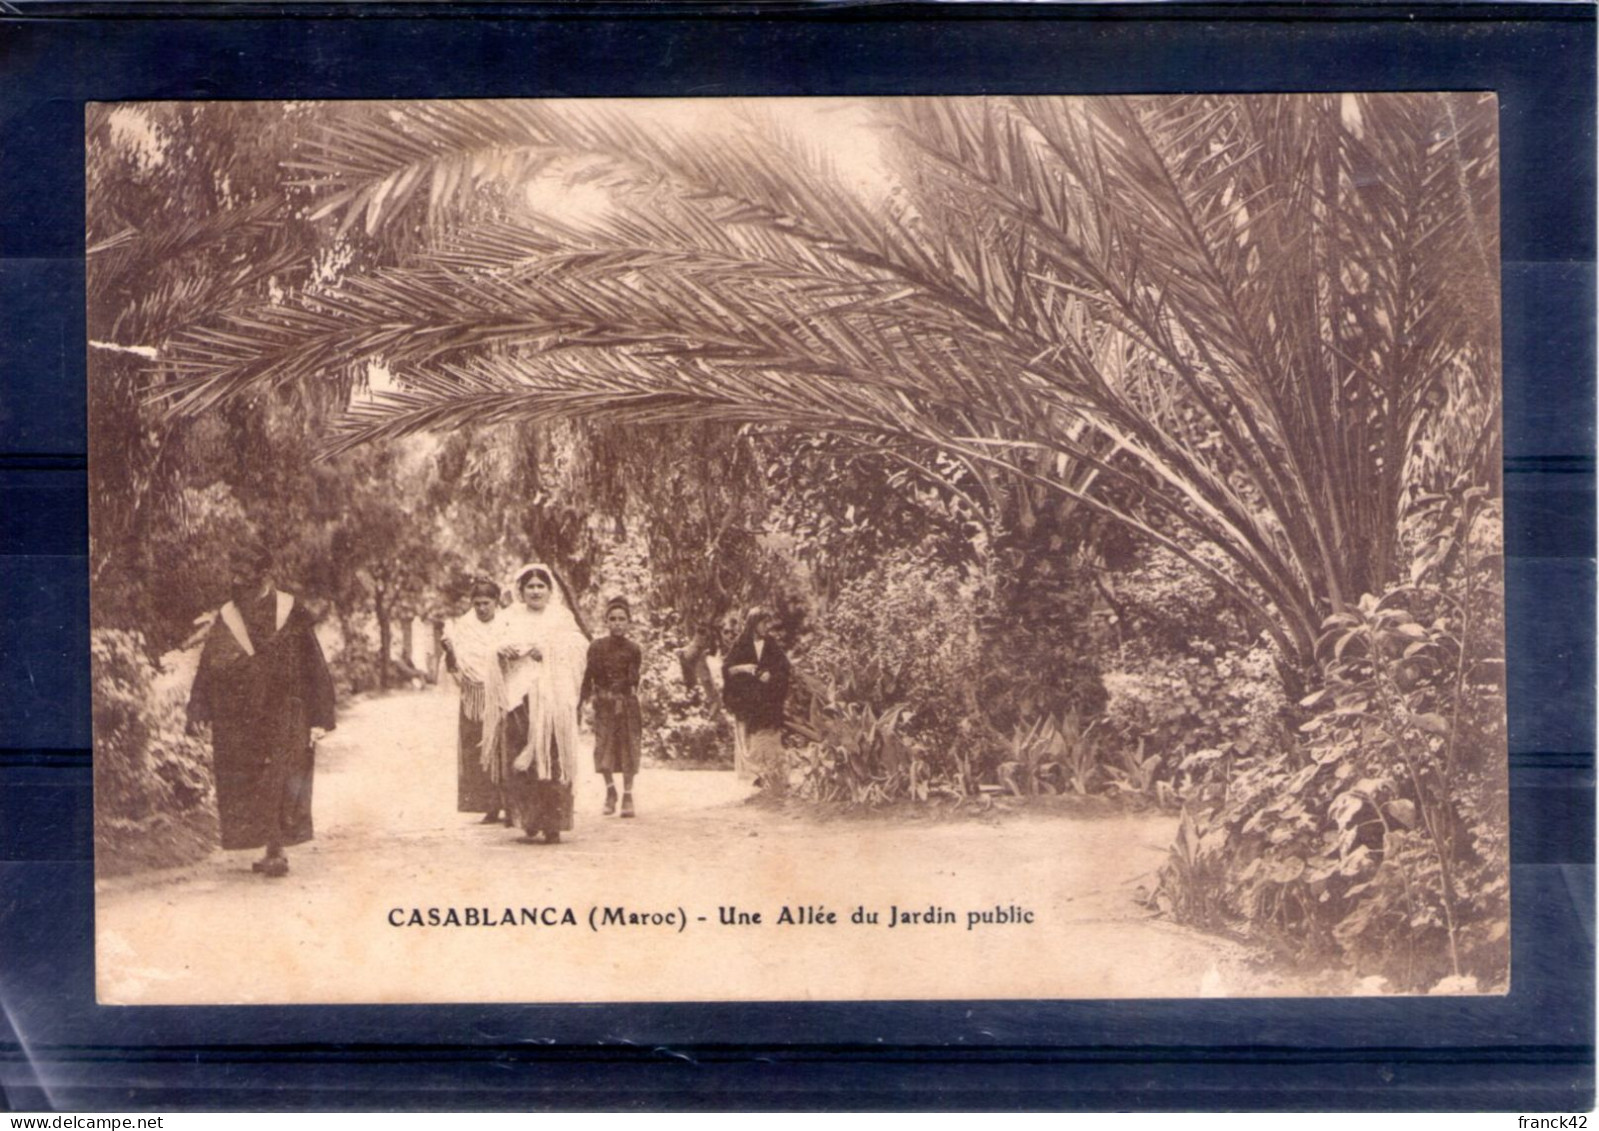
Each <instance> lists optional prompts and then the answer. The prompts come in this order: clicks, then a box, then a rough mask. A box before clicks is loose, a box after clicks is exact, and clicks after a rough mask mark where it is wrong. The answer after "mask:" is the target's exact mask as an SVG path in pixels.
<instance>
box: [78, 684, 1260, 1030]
mask: <svg viewBox="0 0 1599 1131" xmlns="http://www.w3.org/2000/svg"><path fill="white" fill-rule="evenodd" d="M454 726H455V704H454V698H453V695H451V694H450V693H449V692H446V691H442V690H440V691H426V692H418V693H396V694H393V695H390V696H387V697H382V698H372V699H366V700H363V701H360V702H357V703H355V704H353V705H352V706H350V707H349V708H348V709H347V710H346V711H345V712H344V713H343V714H342V715H341V717H340V724H339V729H338V730H337V731H336V732H335V733H334V734H333V735H330V736H329V737H328V738H327V739H326V740H325V741H324V742H323V744H322V746H321V747H320V750H319V762H318V777H317V783H316V821H317V828H318V837H317V839H316V840H315V841H314V842H312V843H311V844H308V845H304V846H301V847H300V848H298V849H292V850H290V858H291V861H292V865H293V872H292V874H291V875H290V876H289V877H287V878H285V879H282V880H265V879H262V878H260V877H258V876H255V875H253V874H252V873H251V872H250V871H249V863H250V859H251V857H252V855H254V854H252V853H218V854H217V855H216V856H214V857H213V858H212V859H210V860H208V861H206V862H204V863H202V864H200V865H197V866H194V867H190V868H186V869H180V870H176V871H172V872H165V873H154V874H146V875H143V876H135V877H127V878H123V879H118V880H109V881H103V882H102V883H101V884H100V887H99V895H98V901H97V932H98V952H97V953H98V964H99V971H98V973H99V992H100V1000H101V1001H104V1002H118V1003H157V1002H163V1003H164V1002H172V1003H177V1002H181V1003H193V1002H219V1003H232V1002H296V1001H298V1002H401V1001H412V1002H442V1001H628V1000H685V1001H688V1000H761V999H892V998H1012V997H1051V998H1081V997H1123V996H1153V997H1193V996H1217V995H1234V994H1238V995H1248V994H1280V993H1289V992H1292V989H1291V988H1289V987H1286V986H1285V985H1284V984H1283V983H1281V982H1280V981H1278V980H1276V979H1275V978H1273V977H1271V976H1269V975H1268V974H1265V973H1263V972H1262V970H1261V968H1260V967H1259V965H1258V964H1257V963H1256V962H1255V961H1254V960H1253V957H1252V956H1251V955H1250V954H1249V953H1248V952H1247V951H1245V950H1244V949H1243V948H1240V947H1238V946H1236V945H1234V944H1232V943H1229V942H1227V941H1225V940H1220V939H1216V938H1212V937H1208V936H1204V935H1200V934H1197V933H1194V932H1191V931H1187V930H1184V929H1182V928H1179V927H1175V926H1173V925H1171V924H1169V923H1164V922H1161V921H1159V920H1155V919H1152V918H1150V917H1149V916H1148V915H1147V914H1146V913H1144V912H1143V911H1142V910H1141V909H1140V908H1139V907H1138V906H1137V905H1136V904H1135V903H1134V901H1133V899H1132V893H1133V890H1134V889H1135V888H1136V887H1137V886H1138V885H1139V884H1140V883H1149V882H1150V881H1151V878H1152V875H1153V872H1154V870H1155V869H1156V868H1157V867H1158V866H1159V864H1160V862H1161V861H1162V859H1164V856H1165V851H1166V845H1167V844H1169V843H1170V837H1171V833H1172V830H1173V821H1172V820H1171V819H1169V818H1166V817H1160V816H1148V815H1123V816H1114V817H1103V818H1098V819H1073V818H1066V817H1061V816H1044V815H1027V814H1019V815H1010V816H1007V817H1005V818H1004V819H997V818H996V819H989V820H982V819H965V820H902V819H859V820H854V819H851V820H843V819H833V820H821V821H819V820H816V819H814V818H812V817H810V816H807V815H796V814H789V813H776V812H773V811H771V810H769V809H767V808H765V807H762V806H759V805H751V804H747V803H746V801H747V798H748V795H749V789H748V787H747V786H745V785H743V784H742V783H740V782H738V781H737V780H736V779H735V777H734V775H733V774H731V773H715V772H687V771H684V772H674V771H667V770H654V771H650V770H646V771H645V773H644V774H643V775H641V778H640V781H639V788H638V800H639V811H640V816H639V818H638V819H636V820H631V821H624V820H620V819H617V818H603V817H601V816H600V815H599V813H600V806H601V799H602V794H603V786H602V785H601V784H600V781H599V779H598V777H597V776H596V775H593V774H585V775H582V776H581V777H580V779H579V781H578V786H577V813H578V818H577V829H576V831H575V832H574V833H573V834H572V835H571V836H570V838H569V840H568V841H567V842H565V843H562V844H560V845H557V846H545V845H541V844H525V843H521V842H520V841H519V840H518V839H517V833H515V832H513V831H512V830H508V829H505V828H503V827H499V826H485V825H481V824H478V823H477V822H476V819H475V818H474V817H473V816H471V815H468V814H459V813H456V812H455V809H454V802H455V765H454V763H455V750H454ZM584 761H585V762H586V761H587V756H586V754H585V756H584ZM784 908H787V909H788V912H789V914H788V918H789V919H792V920H794V921H793V922H784V921H782V920H783V918H784V915H783V910H784ZM452 912H453V914H452ZM857 912H859V914H858V915H857V914H856V913H857ZM873 913H875V914H876V916H877V920H876V922H875V923H873V922H870V921H856V920H857V919H859V920H865V919H866V916H867V915H868V914H873ZM907 913H911V914H914V915H915V918H914V919H911V920H908V919H906V918H905V915H906V914H907ZM830 914H831V915H836V917H837V918H836V920H834V921H829V920H828V916H829V915H830ZM756 915H759V916H760V920H759V922H756V921H755V920H754V916H756ZM485 920H487V921H488V922H489V924H490V925H482V924H483V923H484V921H485Z"/></svg>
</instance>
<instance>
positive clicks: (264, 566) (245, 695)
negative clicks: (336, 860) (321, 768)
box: [189, 546, 334, 876]
mask: <svg viewBox="0 0 1599 1131" xmlns="http://www.w3.org/2000/svg"><path fill="white" fill-rule="evenodd" d="M270 568H271V558H270V555H269V554H268V553H267V552H266V550H265V548H264V547H261V546H252V547H246V548H242V549H240V550H239V551H236V552H235V553H234V554H233V555H231V556H230V558H229V569H230V572H231V573H232V590H233V600H231V601H229V602H228V603H227V604H225V605H223V606H222V609H221V611H220V612H218V614H217V619H216V622H215V623H214V624H212V626H211V631H210V634H209V635H208V636H207V637H206V641H205V647H204V649H203V650H202V651H201V653H200V669H199V671H198V672H197V673H196V675H195V677H194V688H193V690H192V691H191V692H190V695H189V726H190V729H191V731H193V730H194V728H196V727H197V726H198V724H200V723H210V724H211V749H212V755H213V759H212V760H213V772H214V774H215V777H216V787H217V811H218V815H219V817H220V818H221V823H222V847H223V848H228V849H235V848H261V847H263V846H264V847H265V848H266V855H264V856H263V857H262V858H261V859H260V860H258V861H256V862H255V864H254V865H253V868H254V870H255V871H256V872H259V873H261V874H263V875H266V876H283V875H286V874H288V871H289V862H288V859H287V858H286V857H285V856H284V855H283V849H284V846H285V845H291V844H303V843H304V842H305V841H308V840H310V839H311V835H312V834H311V780H312V770H313V762H314V759H315V748H314V747H313V745H312V741H313V735H314V734H320V733H325V732H327V731H330V730H332V729H333V722H334V720H333V677H332V675H330V674H329V672H328V665H327V661H326V660H324V659H323V657H322V648H321V646H320V645H319V644H318V643H317V639H316V633H315V632H314V631H313V623H312V620H311V616H310V614H309V613H307V612H306V611H305V609H304V608H303V607H302V606H301V605H300V604H299V603H298V602H296V600H295V599H294V595H293V594H292V593H285V592H283V591H281V590H278V589H274V588H273V586H272V583H271V581H270V580H269V578H268V571H269V569H270Z"/></svg>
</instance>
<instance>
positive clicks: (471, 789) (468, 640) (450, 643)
mask: <svg viewBox="0 0 1599 1131" xmlns="http://www.w3.org/2000/svg"><path fill="white" fill-rule="evenodd" d="M471 597H472V607H471V608H470V609H468V610H467V611H466V612H465V613H463V614H462V615H461V616H458V617H456V618H455V619H454V620H452V621H450V622H449V623H448V624H447V625H445V626H444V664H445V666H446V667H447V668H449V670H450V674H452V675H453V676H455V682H456V683H457V684H458V685H459V686H460V688H461V719H460V725H459V727H458V729H457V736H458V737H457V743H456V778H455V781H456V789H455V808H456V811H457V812H460V813H482V814H483V823H484V824H485V825H491V824H493V823H495V822H496V821H498V820H499V819H500V811H501V810H502V809H504V808H505V803H504V801H503V800H502V799H501V797H500V787H499V786H498V785H497V784H496V783H495V781H494V779H493V777H491V776H490V773H489V764H490V761H491V759H488V758H486V757H485V756H484V747H483V729H484V719H485V718H486V717H487V715H488V712H487V711H486V710H485V706H486V704H487V700H488V694H487V692H488V682H489V671H490V670H491V669H492V668H494V667H497V666H498V665H499V658H498V656H497V655H496V654H495V652H496V649H498V648H499V646H500V638H499V631H500V629H499V624H498V623H497V622H498V617H499V613H500V587H499V586H498V585H496V584H494V582H492V581H490V580H488V579H487V578H478V579H477V580H475V581H473V582H472V589H471Z"/></svg>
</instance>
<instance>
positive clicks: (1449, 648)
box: [1153, 503, 1509, 991]
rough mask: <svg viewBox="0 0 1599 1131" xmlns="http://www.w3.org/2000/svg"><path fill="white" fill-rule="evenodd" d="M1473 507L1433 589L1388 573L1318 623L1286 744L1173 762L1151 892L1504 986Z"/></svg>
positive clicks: (1483, 579)
mask: <svg viewBox="0 0 1599 1131" xmlns="http://www.w3.org/2000/svg"><path fill="white" fill-rule="evenodd" d="M1477 517H1478V518H1486V519H1487V521H1481V522H1479V521H1476V520H1475V519H1472V518H1469V517H1468V518H1467V519H1465V521H1464V525H1463V527H1462V530H1461V537H1462V539H1463V540H1464V541H1465V542H1466V543H1467V545H1468V551H1467V552H1466V553H1464V554H1463V555H1461V557H1460V559H1459V561H1458V570H1457V571H1456V573H1455V574H1454V576H1453V577H1439V578H1438V580H1440V581H1444V582H1446V583H1447V584H1448V589H1443V588H1437V587H1429V586H1423V585H1420V584H1410V585H1404V586H1396V587H1394V588H1393V589H1391V590H1390V591H1389V592H1387V593H1385V594H1384V595H1383V596H1382V597H1381V598H1380V599H1379V598H1377V597H1375V596H1371V595H1367V596H1365V597H1362V598H1361V600H1360V601H1359V603H1358V604H1357V605H1356V606H1355V607H1354V608H1352V609H1350V610H1349V611H1347V612H1343V613H1338V614H1335V615H1333V616H1331V617H1328V618H1327V620H1326V622H1325V624H1324V630H1325V631H1324V633H1323V635H1322V637H1321V639H1320V642H1319V645H1318V656H1319V658H1320V660H1321V663H1322V672H1323V677H1324V681H1325V685H1324V686H1323V687H1322V688H1321V689H1320V690H1318V691H1316V692H1314V693H1312V694H1311V695H1309V696H1307V697H1306V698H1305V699H1304V701H1303V702H1302V703H1301V707H1302V708H1303V709H1305V710H1308V711H1311V712H1313V713H1312V714H1311V716H1310V718H1309V719H1308V720H1307V721H1306V722H1305V723H1304V724H1303V725H1302V726H1301V728H1300V730H1301V734H1302V739H1301V741H1300V742H1298V743H1296V744H1292V745H1287V746H1284V747H1282V748H1278V749H1267V750H1257V751H1253V752H1240V753H1238V754H1237V756H1236V758H1234V757H1230V756H1229V757H1225V758H1224V757H1222V756H1221V752H1220V751H1217V750H1207V751H1203V752H1199V753H1196V754H1195V755H1191V756H1190V757H1189V758H1188V759H1187V760H1186V765H1187V766H1188V767H1189V768H1190V769H1191V770H1192V772H1193V773H1194V775H1195V783H1194V788H1193V789H1192V791H1191V793H1190V795H1189V797H1188V804H1187V807H1186V809H1185V812H1184V816H1183V825H1182V829H1181V831H1180V833H1179V838H1178V844H1177V845H1176V847H1174V849H1173V851H1172V854H1171V857H1170V859H1169V861H1168V863H1167V865H1166V867H1165V869H1164V870H1163V871H1162V874H1161V879H1160V885H1159V887H1158V888H1157V890H1156V891H1155V893H1154V896H1153V899H1154V902H1155V903H1156V905H1157V906H1159V907H1160V908H1161V909H1162V910H1165V911H1168V912H1170V913H1172V914H1174V915H1176V916H1177V917H1179V918H1183V919H1186V920H1189V921H1192V922H1196V923H1201V924H1208V925H1215V924H1217V923H1221V922H1230V923H1233V924H1236V925H1242V926H1245V927H1247V928H1248V929H1249V930H1251V931H1253V932H1255V933H1256V934H1258V935H1260V936H1262V937H1265V938H1268V939H1271V940H1273V941H1275V942H1277V943H1278V944H1279V945H1281V946H1282V947H1284V948H1285V949H1288V950H1290V951H1292V952H1293V953H1295V954H1296V955H1299V956H1302V957H1312V956H1315V957H1330V956H1333V955H1337V956H1341V957H1342V958H1343V959H1344V960H1345V961H1347V962H1348V963H1349V964H1350V965H1352V966H1353V967H1354V969H1355V970H1356V971H1357V972H1359V973H1362V974H1369V975H1378V976H1381V977H1383V978H1384V979H1386V980H1387V982H1388V983H1389V984H1391V985H1392V986H1394V987H1395V988H1397V989H1400V990H1406V991H1416V990H1423V989H1426V988H1429V987H1439V986H1443V987H1451V988H1463V987H1468V986H1473V985H1476V986H1491V985H1499V984H1503V982H1504V980H1505V978H1506V977H1507V973H1508V963H1509V952H1508V926H1509V901H1508V895H1509V892H1508V872H1507V857H1506V851H1505V844H1506V835H1505V834H1506V823H1505V783H1504V776H1503V761H1502V756H1503V751H1504V742H1503V738H1504V732H1503V703H1504V699H1503V685H1502V673H1503V662H1502V655H1501V654H1498V653H1497V651H1496V645H1497V644H1498V643H1500V642H1502V639H1503V637H1502V622H1500V621H1499V620H1497V615H1498V614H1497V613H1496V612H1495V610H1497V609H1498V608H1500V607H1501V606H1500V601H1501V596H1500V594H1501V593H1502V588H1501V587H1502V581H1501V579H1500V573H1499V569H1498V560H1499V559H1498V537H1499V534H1498V532H1499V524H1498V517H1497V509H1496V507H1493V506H1491V505H1489V504H1487V503H1483V504H1482V506H1481V507H1480V508H1479V509H1478V515H1477ZM1470 547H1475V549H1474V550H1473V549H1471V548H1470ZM1427 572H1428V570H1427V569H1420V570H1417V571H1415V573H1413V575H1412V576H1413V577H1415V578H1416V579H1417V581H1418V582H1419V581H1420V580H1423V579H1424V578H1425V576H1426V574H1427Z"/></svg>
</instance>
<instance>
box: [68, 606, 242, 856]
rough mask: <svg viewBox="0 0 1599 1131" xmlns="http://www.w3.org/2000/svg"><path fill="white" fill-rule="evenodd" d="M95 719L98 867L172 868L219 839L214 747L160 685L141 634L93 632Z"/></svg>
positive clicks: (175, 698) (202, 853)
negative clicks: (188, 726) (195, 734)
mask: <svg viewBox="0 0 1599 1131" xmlns="http://www.w3.org/2000/svg"><path fill="white" fill-rule="evenodd" d="M89 658H90V659H89V664H90V678H91V681H92V685H93V717H94V802H95V804H94V831H95V871H96V872H97V873H99V874H100V875H119V874H123V873H126V872H132V871H137V870H139V869H141V868H160V867H172V866H174V865H178V864H184V863H187V862H189V861H191V860H198V859H200V858H201V857H203V856H205V855H206V854H207V853H209V852H210V851H211V850H212V849H214V848H215V847H216V846H217V843H218V830H217V813H216V797H215V794H214V792H213V787H212V782H211V774H210V771H209V768H208V767H209V763H210V756H209V754H208V752H207V750H206V748H205V744H204V743H203V742H201V741H200V740H198V739H195V738H190V737H188V736H187V735H185V734H184V718H183V707H182V703H181V701H180V699H179V697H178V695H177V693H176V692H175V691H166V692H163V691H161V690H159V689H158V687H157V676H158V674H159V673H158V670H157V668H156V667H155V665H154V664H153V663H151V662H150V660H149V659H148V658H147V656H146V655H145V641H144V639H143V638H142V637H141V636H139V635H138V634H137V633H130V632H119V631H115V630H108V629H96V630H95V631H93V632H91V633H90V637H89Z"/></svg>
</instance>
